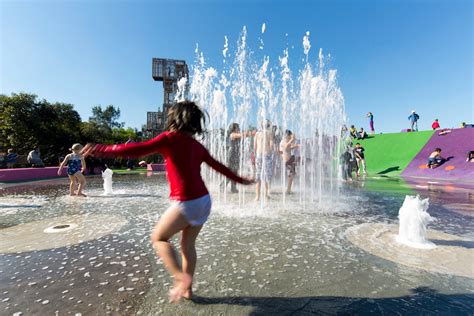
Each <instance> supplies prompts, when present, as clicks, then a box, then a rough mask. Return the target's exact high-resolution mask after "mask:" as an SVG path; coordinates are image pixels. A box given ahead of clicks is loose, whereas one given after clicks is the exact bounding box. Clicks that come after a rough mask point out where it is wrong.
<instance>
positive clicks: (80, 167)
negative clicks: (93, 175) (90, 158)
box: [58, 144, 86, 196]
mask: <svg viewBox="0 0 474 316" xmlns="http://www.w3.org/2000/svg"><path fill="white" fill-rule="evenodd" d="M82 149H83V148H82V145H81V144H74V145H72V147H71V151H72V153H70V154H69V155H66V157H65V158H64V160H63V161H62V162H61V164H60V165H59V170H58V176H60V175H61V172H62V170H63V167H64V166H65V165H66V164H67V175H68V176H69V180H70V183H69V195H70V196H74V195H77V196H86V195H85V194H84V193H83V192H82V190H84V187H85V186H86V178H85V177H84V175H83V174H82V173H83V172H84V170H86V162H85V160H84V157H83V156H82V155H81V150H82ZM76 183H79V186H78V187H77V193H75V192H74V190H75V188H76Z"/></svg>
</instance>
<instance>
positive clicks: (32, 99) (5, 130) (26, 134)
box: [0, 93, 81, 165]
mask: <svg viewBox="0 0 474 316" xmlns="http://www.w3.org/2000/svg"><path fill="white" fill-rule="evenodd" d="M0 121H1V122H2V124H0V146H3V147H4V148H10V147H11V148H14V149H15V151H17V152H18V153H20V154H22V155H27V154H28V152H29V151H31V150H32V149H33V148H35V147H39V149H40V151H41V156H42V158H43V161H44V162H45V164H50V165H57V163H58V157H60V156H64V155H65V154H66V153H67V151H68V148H70V147H71V145H72V144H73V143H76V142H79V141H81V133H80V124H81V117H80V116H79V113H77V112H76V111H75V110H74V109H73V106H72V105H71V104H65V103H54V104H51V103H49V102H48V101H46V100H41V101H37V96H36V95H34V94H27V93H20V94H15V93H13V94H12V95H11V96H6V95H0Z"/></svg>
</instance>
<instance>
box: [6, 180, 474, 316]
mask: <svg viewBox="0 0 474 316" xmlns="http://www.w3.org/2000/svg"><path fill="white" fill-rule="evenodd" d="M101 186H102V181H101V179H90V181H89V184H88V188H87V192H88V194H89V197H87V198H85V199H74V198H69V197H67V196H66V193H67V183H66V181H57V180H56V181H51V182H42V183H38V184H33V185H22V186H13V187H9V188H4V189H3V190H1V191H0V225H1V227H3V228H6V227H10V228H11V227H14V226H16V225H19V224H22V223H32V222H40V221H43V220H44V219H45V218H51V219H54V218H57V217H62V216H74V215H87V214H90V215H91V216H92V215H101V216H102V215H110V218H111V219H112V218H113V217H114V216H120V217H123V218H125V219H126V220H127V223H126V224H125V225H124V226H122V227H121V228H120V229H118V230H117V231H114V232H111V233H109V234H107V235H104V236H101V237H98V238H97V239H93V240H88V241H85V242H80V238H78V243H76V244H71V245H68V246H64V247H59V248H53V249H43V250H38V251H26V252H19V253H5V252H4V253H1V254H0V301H1V302H2V304H1V307H0V314H1V315H15V313H17V314H16V315H55V314H58V315H67V314H72V315H77V314H82V315H104V314H113V315H136V314H141V315H156V314H165V315H177V314H178V315H191V314H192V315H253V314H262V315H263V314H270V313H275V314H279V315H286V314H297V315H305V314H324V315H325V314H328V315H333V314H334V315H335V314H351V315H354V314H360V315H367V314H382V313H386V314H402V315H406V314H456V315H470V314H472V310H474V283H473V280H472V279H470V278H464V277H457V276H453V275H449V274H441V273H433V272H429V271H425V270H422V269H415V268H411V267H408V266H404V265H402V264H399V263H396V262H394V261H390V260H386V259H382V258H379V257H377V256H374V255H371V254H370V253H367V252H365V251H364V250H362V249H360V248H358V247H357V246H354V245H353V244H352V243H351V242H349V241H348V240H347V239H346V237H345V231H346V229H347V228H349V227H352V226H355V225H358V224H361V223H365V222H378V223H387V224H394V223H397V217H396V216H397V213H398V209H399V207H400V206H401V203H402V202H403V199H404V194H400V192H396V193H393V194H392V193H390V192H384V193H382V194H381V193H377V192H365V191H363V190H362V189H361V188H359V187H358V186H357V185H351V186H350V187H349V188H347V189H346V190H345V191H344V193H343V194H342V195H341V197H340V202H338V203H326V204H324V205H323V206H322V210H320V209H316V207H310V206H307V207H306V209H302V208H301V207H299V206H297V204H296V200H297V198H298V197H297V196H292V197H291V198H290V199H294V201H295V202H290V203H288V204H287V205H282V203H281V202H279V199H278V194H277V193H274V199H272V201H271V202H270V204H269V205H267V206H266V207H265V208H263V209H260V205H259V204H255V203H253V202H247V203H246V204H245V205H244V206H243V207H242V208H241V209H237V207H236V204H238V203H237V202H236V200H237V199H238V197H237V196H231V197H230V199H231V200H234V201H233V202H229V203H224V202H221V203H219V202H217V201H214V207H213V211H212V214H211V217H210V220H209V221H208V223H206V225H205V227H204V229H203V231H202V233H201V234H200V236H199V238H198V241H197V248H198V267H197V270H196V277H195V283H194V291H195V294H196V297H195V298H194V299H193V301H185V302H182V303H181V304H179V305H173V304H169V303H167V292H168V290H169V287H170V286H171V279H170V278H169V276H168V274H167V273H166V271H165V270H164V267H163V265H162V264H161V262H160V261H159V260H157V258H156V256H155V254H154V253H153V250H152V248H151V246H150V243H149V234H150V232H151V230H152V228H153V226H154V224H155V222H156V221H157V220H158V219H159V216H160V214H162V213H163V212H164V210H166V208H167V206H168V202H167V196H166V195H167V184H166V183H165V181H164V178H163V176H162V175H155V176H152V177H146V176H140V175H136V176H117V177H115V178H114V190H115V193H116V196H114V197H102V196H100V194H101V193H102V188H101ZM425 194H426V195H425V196H427V197H428V196H429V192H426V193H425ZM215 200H217V198H216V199H215ZM448 202H449V203H448V204H462V205H466V204H468V203H470V201H469V200H466V197H465V196H464V195H462V196H460V198H459V200H457V201H455V202H454V201H453V200H452V197H450V200H449V201H448ZM428 211H429V212H430V214H431V215H432V216H434V217H437V218H438V222H437V223H435V224H434V225H433V226H430V228H431V229H437V230H440V231H443V232H445V233H449V234H454V235H456V236H461V237H463V238H465V239H471V240H472V239H473V236H474V230H473V228H474V225H473V223H472V217H470V216H469V210H468V211H467V212H468V213H467V215H466V212H464V213H459V212H452V211H450V210H449V209H448V208H446V207H445V206H444V204H443V200H442V198H440V196H438V195H437V196H436V203H433V205H431V206H430V209H429V210H428ZM1 232H2V230H0V235H1ZM71 232H72V231H70V232H69V233H71ZM65 233H66V232H65ZM414 251H419V250H414ZM466 264H472V262H471V263H470V262H466ZM19 313H22V314H19Z"/></svg>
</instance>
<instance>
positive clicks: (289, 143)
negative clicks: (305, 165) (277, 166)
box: [280, 130, 298, 194]
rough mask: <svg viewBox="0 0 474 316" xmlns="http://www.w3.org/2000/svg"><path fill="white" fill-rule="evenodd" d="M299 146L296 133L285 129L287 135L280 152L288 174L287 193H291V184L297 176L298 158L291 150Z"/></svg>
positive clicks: (283, 139) (281, 144) (282, 141)
mask: <svg viewBox="0 0 474 316" xmlns="http://www.w3.org/2000/svg"><path fill="white" fill-rule="evenodd" d="M296 147H298V145H297V144H296V143H295V134H293V133H292V132H291V131H290V130H286V131H285V135H284V137H283V138H282V140H281V142H280V153H281V157H282V159H283V162H284V164H285V168H286V171H287V174H288V183H287V187H286V193H287V194H291V186H292V184H293V179H294V178H295V176H296V158H295V155H292V154H291V150H292V149H294V148H296Z"/></svg>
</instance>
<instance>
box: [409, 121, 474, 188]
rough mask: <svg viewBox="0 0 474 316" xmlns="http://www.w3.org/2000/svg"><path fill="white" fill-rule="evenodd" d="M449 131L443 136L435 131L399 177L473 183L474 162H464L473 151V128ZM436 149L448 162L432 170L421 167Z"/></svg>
mask: <svg viewBox="0 0 474 316" xmlns="http://www.w3.org/2000/svg"><path fill="white" fill-rule="evenodd" d="M450 131H451V132H448V133H446V134H444V135H440V133H442V131H436V132H435V133H434V134H433V136H431V138H430V140H429V141H428V142H427V143H426V145H425V146H424V147H423V148H422V149H421V151H420V152H419V153H418V154H417V155H416V156H415V158H413V160H412V161H411V162H410V163H409V164H408V166H407V167H406V168H405V170H403V172H402V173H401V175H402V176H404V177H419V178H428V179H449V180H463V181H469V182H474V162H466V157H467V153H468V152H469V151H470V150H474V128H458V129H451V130H450ZM437 147H439V148H441V149H442V152H441V156H443V158H449V160H448V161H446V162H444V163H443V164H442V165H440V166H439V167H437V168H434V169H428V168H425V167H423V166H425V165H426V162H427V160H428V157H429V156H430V154H431V153H432V152H433V151H434V150H435V148H437Z"/></svg>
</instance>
